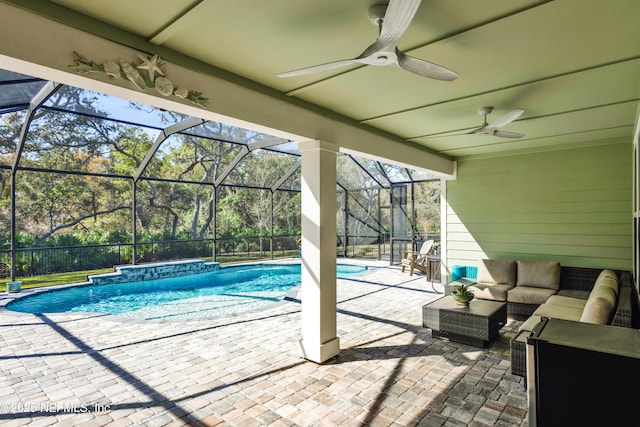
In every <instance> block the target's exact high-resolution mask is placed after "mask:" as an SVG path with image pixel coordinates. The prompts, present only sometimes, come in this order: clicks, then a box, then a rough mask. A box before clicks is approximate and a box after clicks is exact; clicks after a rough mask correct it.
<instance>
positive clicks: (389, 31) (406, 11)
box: [380, 0, 422, 41]
mask: <svg viewBox="0 0 640 427" xmlns="http://www.w3.org/2000/svg"><path fill="white" fill-rule="evenodd" d="M421 1H422V0H391V1H390V2H389V4H388V6H387V11H386V12H385V14H384V19H383V20H382V28H381V29H380V38H381V39H383V40H385V41H392V40H393V41H397V40H398V39H399V38H400V37H401V36H402V34H404V32H405V31H407V28H409V24H410V23H411V21H412V20H413V17H414V16H415V14H416V12H417V11H418V8H419V7H420V2H421Z"/></svg>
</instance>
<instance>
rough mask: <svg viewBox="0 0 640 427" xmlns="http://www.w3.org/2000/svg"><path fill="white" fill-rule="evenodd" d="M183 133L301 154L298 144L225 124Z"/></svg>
mask: <svg viewBox="0 0 640 427" xmlns="http://www.w3.org/2000/svg"><path fill="white" fill-rule="evenodd" d="M182 133H184V134H186V135H192V136H200V137H203V138H210V139H217V140H220V141H226V142H232V143H237V144H241V145H249V146H250V145H252V144H254V145H255V144H260V145H268V146H269V149H270V150H274V151H279V152H282V153H289V154H297V155H299V154H300V152H299V151H298V144H297V143H296V142H292V141H289V140H286V139H282V138H278V137H276V136H273V135H267V134H264V133H260V132H255V131H252V130H248V129H243V128H239V127H236V126H232V125H228V124H225V123H219V122H205V123H203V124H201V125H198V126H194V127H192V128H189V129H187V130H185V131H184V132H182Z"/></svg>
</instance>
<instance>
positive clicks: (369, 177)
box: [336, 154, 384, 190]
mask: <svg viewBox="0 0 640 427" xmlns="http://www.w3.org/2000/svg"><path fill="white" fill-rule="evenodd" d="M361 160H365V159H357V158H355V157H353V156H348V155H342V154H338V156H337V157H336V174H337V180H338V183H339V184H340V185H342V186H343V187H344V188H346V189H348V190H360V189H362V188H371V187H380V182H381V181H380V179H379V177H378V175H377V174H376V173H369V168H368V167H367V166H369V163H366V162H365V163H364V164H363V163H361V162H360V161H361ZM373 163H375V162H373ZM361 165H362V166H361ZM382 182H384V181H382Z"/></svg>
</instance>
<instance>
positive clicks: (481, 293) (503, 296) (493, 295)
mask: <svg viewBox="0 0 640 427" xmlns="http://www.w3.org/2000/svg"><path fill="white" fill-rule="evenodd" d="M469 289H471V291H472V292H473V295H474V296H475V297H476V298H480V299H489V300H494V301H506V300H507V292H508V291H509V289H513V285H499V284H492V283H475V284H473V285H471V286H469Z"/></svg>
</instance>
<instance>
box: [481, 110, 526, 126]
mask: <svg viewBox="0 0 640 427" xmlns="http://www.w3.org/2000/svg"><path fill="white" fill-rule="evenodd" d="M522 113H524V110H522V109H520V108H517V109H515V110H511V111H509V112H508V113H507V114H505V115H504V116H502V117H500V118H499V119H496V120H495V121H494V122H492V123H491V124H490V125H489V126H490V127H492V128H499V127H502V126H504V125H506V124H509V123H511V122H512V121H514V120H515V119H517V118H518V117H520V115H521V114H522Z"/></svg>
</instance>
